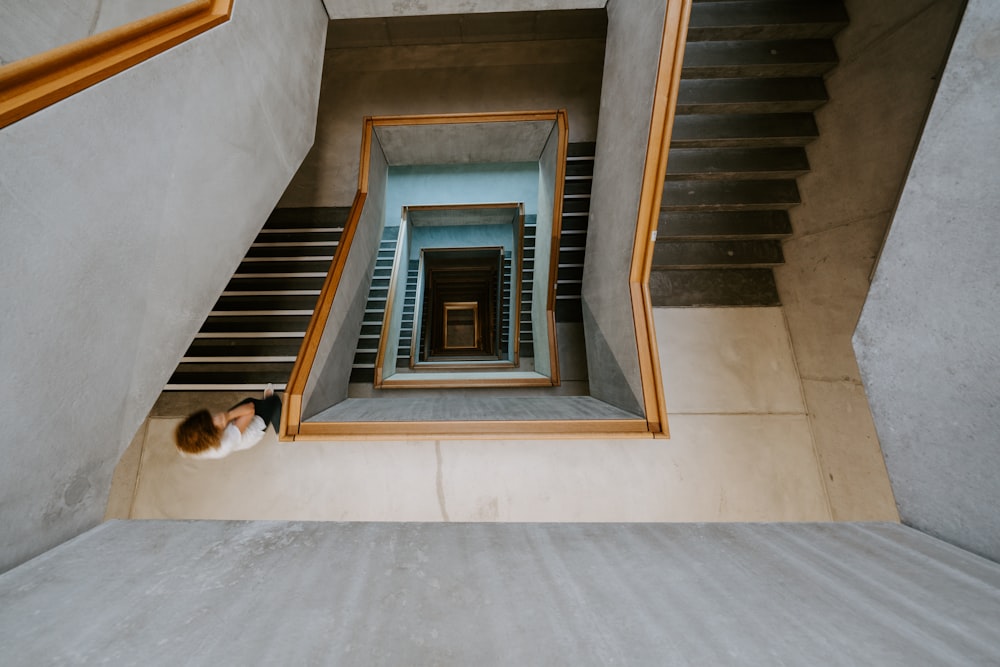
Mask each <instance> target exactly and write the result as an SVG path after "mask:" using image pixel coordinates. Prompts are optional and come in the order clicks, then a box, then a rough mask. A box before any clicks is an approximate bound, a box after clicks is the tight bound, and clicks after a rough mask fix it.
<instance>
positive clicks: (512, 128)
mask: <svg viewBox="0 0 1000 667" xmlns="http://www.w3.org/2000/svg"><path fill="white" fill-rule="evenodd" d="M552 125H553V123H552V121H550V120H546V121H525V122H516V123H514V122H511V123H504V122H498V123H462V124H443V125H382V126H379V127H377V128H376V129H375V133H376V134H378V139H379V141H380V142H381V143H382V150H383V151H385V158H386V160H388V162H389V165H390V166H397V165H411V164H476V163H486V162H501V163H502V162H537V161H538V157H539V156H540V155H541V153H542V149H543V148H544V147H545V140H546V139H547V138H548V136H549V132H551V130H552Z"/></svg>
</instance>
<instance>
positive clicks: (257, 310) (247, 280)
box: [166, 0, 848, 390]
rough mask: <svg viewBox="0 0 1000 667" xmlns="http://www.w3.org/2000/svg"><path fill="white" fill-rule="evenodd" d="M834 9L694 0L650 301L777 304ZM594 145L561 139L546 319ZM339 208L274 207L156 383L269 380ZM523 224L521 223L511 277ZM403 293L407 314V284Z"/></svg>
mask: <svg viewBox="0 0 1000 667" xmlns="http://www.w3.org/2000/svg"><path fill="white" fill-rule="evenodd" d="M847 21H848V17H847V13H846V11H845V10H844V7H843V4H842V3H841V2H840V1H839V0H815V1H813V2H800V1H791V0H695V1H694V4H693V6H692V12H691V22H690V27H689V31H688V44H687V48H686V52H685V59H684V65H683V69H682V74H681V76H682V79H681V86H680V93H679V100H678V106H677V115H676V118H675V123H674V129H673V136H672V141H671V147H670V154H669V160H668V167H667V174H666V180H665V183H664V192H663V199H662V205H661V210H660V219H659V229H658V236H657V240H656V244H655V249H654V255H653V266H652V272H651V275H650V292H651V296H652V299H653V304H654V306H675V307H676V306H775V305H780V301H779V297H778V293H777V288H776V286H775V283H774V277H773V274H772V271H771V269H772V268H773V267H774V266H778V265H780V264H781V263H782V262H783V261H784V259H783V255H782V250H781V241H782V239H784V238H787V237H789V236H790V235H791V231H792V228H791V222H790V218H789V213H788V212H789V210H790V209H791V208H793V207H794V206H796V205H798V204H799V203H800V199H799V192H798V188H797V186H796V182H795V179H796V178H797V177H799V176H801V175H803V174H806V173H808V171H809V161H808V158H807V156H806V151H805V146H806V145H807V144H808V143H809V142H811V141H813V140H814V139H816V137H817V136H818V130H817V126H816V123H815V120H814V118H813V112H814V111H815V110H816V109H818V108H819V107H821V106H822V105H823V104H824V103H825V102H826V101H827V94H826V89H825V87H824V84H823V76H824V75H825V74H826V73H827V72H829V71H830V70H831V69H832V68H834V67H835V66H836V64H837V54H836V50H835V48H834V46H833V36H834V35H836V34H837V32H839V31H840V30H841V29H842V28H844V27H845V26H846V25H847ZM594 160H595V155H594V144H593V143H574V144H571V145H570V147H569V154H568V158H567V165H566V181H565V184H564V199H563V215H562V221H561V224H562V232H561V238H560V248H559V270H558V282H557V288H556V321H557V322H559V323H579V322H581V321H582V314H581V304H580V290H581V283H582V275H583V259H584V250H585V247H586V240H587V220H588V215H589V210H590V191H591V183H592V178H593V167H594ZM347 213H348V209H346V208H316V209H313V208H310V209H276V210H275V211H274V213H273V214H272V215H271V217H270V218H269V220H268V221H267V223H266V224H265V226H264V228H263V229H262V230H261V233H260V235H259V236H258V238H257V240H256V241H255V242H254V244H253V245H252V246H251V248H250V249H249V251H248V253H247V257H246V258H245V260H244V261H243V263H241V264H240V267H239V269H238V270H237V273H236V274H235V275H234V276H233V279H232V280H231V281H230V283H229V285H228V286H227V288H226V290H225V292H223V294H222V295H221V296H220V298H219V300H218V302H217V303H216V305H215V307H214V308H213V310H212V312H211V314H210V315H209V317H208V319H207V320H206V322H205V325H204V326H203V327H202V330H201V331H200V332H199V333H198V335H197V336H196V338H195V340H194V341H193V342H192V344H191V346H190V348H189V349H188V351H187V353H186V354H185V356H184V358H183V359H182V361H181V363H180V365H179V366H178V368H177V370H176V372H175V373H174V375H173V376H172V377H171V379H170V383H169V384H168V385H167V387H166V389H167V390H215V389H232V390H244V389H245V390H253V389H260V388H262V387H263V386H264V385H265V384H267V383H268V382H271V383H274V384H275V386H276V387H278V388H283V387H284V385H285V383H286V381H287V379H288V376H289V374H290V372H291V368H292V365H293V364H294V360H295V356H296V354H297V353H298V349H299V346H300V345H301V342H302V338H303V336H304V332H305V330H306V326H307V324H308V322H309V318H310V316H311V315H312V310H313V308H314V307H315V303H316V298H317V297H318V295H319V290H320V288H321V287H322V284H323V279H324V276H325V274H326V271H327V268H328V267H329V264H330V261H331V260H332V257H333V253H334V251H335V250H336V247H337V243H338V241H339V238H340V233H341V232H342V231H343V223H344V221H345V220H346V217H347ZM534 231H535V230H534V227H533V225H530V224H527V223H526V225H525V238H524V242H525V244H524V274H525V278H524V280H525V284H530V279H531V277H532V269H533V264H534ZM390 245H391V246H393V247H394V241H389V240H386V239H384V240H383V246H384V247H382V248H380V251H379V259H378V262H377V265H376V269H375V275H374V277H373V283H372V290H373V291H372V292H371V294H370V299H369V304H368V306H367V307H366V315H365V320H364V324H363V326H362V330H361V335H360V339H359V344H358V350H357V354H356V357H355V360H354V366H353V369H352V375H351V382H352V383H365V382H367V383H370V382H371V381H372V378H373V375H374V361H375V355H376V353H377V346H378V337H379V333H380V328H381V321H382V314H383V311H382V309H383V308H384V297H385V294H384V292H385V288H387V287H388V280H389V276H390V275H391V265H392V256H393V247H390ZM409 269H410V272H411V273H412V272H415V270H416V267H409ZM409 282H410V280H409V279H408V283H409ZM383 283H384V287H383ZM380 299H381V300H380ZM407 299H408V302H407V305H406V308H407V309H408V310H407V315H405V316H404V319H405V318H407V317H408V318H409V320H408V323H409V327H410V330H412V325H413V323H412V318H413V308H414V305H415V303H410V300H412V301H414V302H415V294H414V295H412V296H411V295H410V294H409V293H408V294H407ZM530 312H531V294H530V290H528V289H522V302H521V322H520V334H521V335H520V343H519V346H520V354H521V356H522V357H532V356H533V354H534V350H533V347H534V345H533V343H534V341H533V339H532V331H531V317H530ZM404 343H405V345H404ZM403 347H405V348H406V350H405V356H404V355H402V354H401V356H400V363H408V354H409V340H408V339H406V340H403V337H401V352H403V350H402V348H403Z"/></svg>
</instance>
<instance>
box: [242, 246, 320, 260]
mask: <svg viewBox="0 0 1000 667" xmlns="http://www.w3.org/2000/svg"><path fill="white" fill-rule="evenodd" d="M336 251H337V246H336V245H329V244H324V245H307V244H301V243H300V244H292V245H286V246H272V245H256V244H255V245H253V246H251V247H250V249H249V250H247V254H246V256H247V257H312V258H317V257H327V258H332V257H333V255H334V253H335V252H336ZM327 265H329V262H327Z"/></svg>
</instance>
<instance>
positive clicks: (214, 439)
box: [174, 410, 222, 454]
mask: <svg viewBox="0 0 1000 667" xmlns="http://www.w3.org/2000/svg"><path fill="white" fill-rule="evenodd" d="M221 433H222V431H221V429H219V428H217V427H216V425H215V420H214V419H213V416H212V413H210V412H209V411H208V410H199V411H198V412H196V413H194V414H193V415H191V416H190V417H188V418H187V419H185V420H184V421H182V422H181V423H180V424H178V425H177V430H176V431H175V432H174V436H175V438H176V440H177V449H179V450H181V451H182V452H186V453H188V454H197V453H199V452H203V451H205V450H206V449H211V448H212V447H218V446H219V437H220V435H221Z"/></svg>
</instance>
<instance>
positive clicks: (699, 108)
mask: <svg viewBox="0 0 1000 667" xmlns="http://www.w3.org/2000/svg"><path fill="white" fill-rule="evenodd" d="M828 99H829V98H828V96H827V94H826V86H824V85H823V80H822V79H820V78H801V77H795V78H784V79H773V78H768V79H682V80H681V85H680V90H679V92H678V97H677V114H678V115H680V114H693V113H747V114H750V113H754V114H756V113H795V112H806V111H815V110H816V109H818V108H819V107H821V106H822V105H823V104H825V103H826V102H827V100H828Z"/></svg>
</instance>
